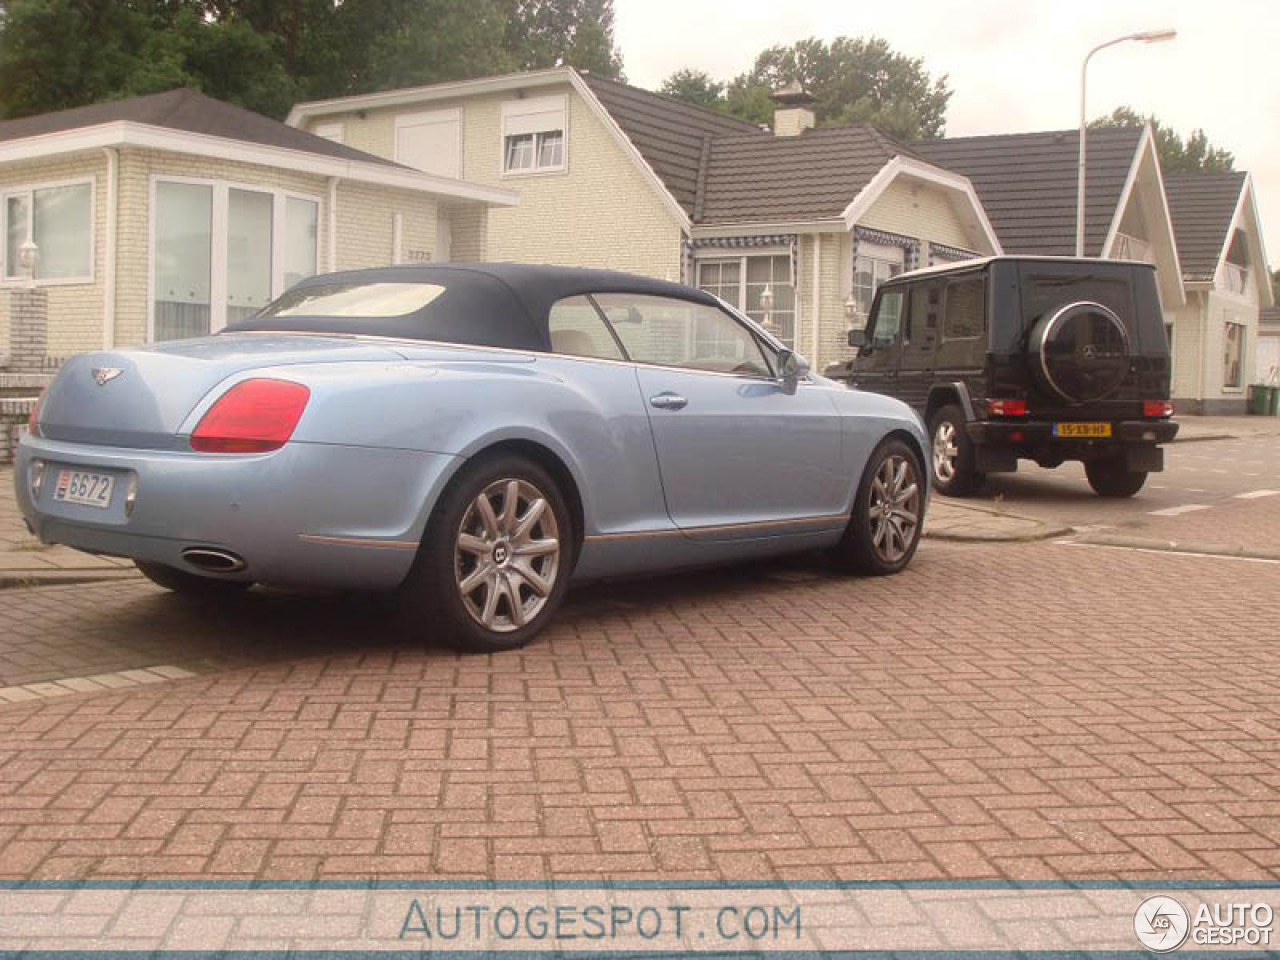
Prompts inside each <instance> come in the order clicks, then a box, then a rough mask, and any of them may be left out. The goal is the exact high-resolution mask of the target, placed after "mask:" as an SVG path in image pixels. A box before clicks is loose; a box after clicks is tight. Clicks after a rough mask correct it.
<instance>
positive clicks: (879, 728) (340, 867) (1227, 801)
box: [0, 543, 1280, 880]
mask: <svg viewBox="0 0 1280 960" xmlns="http://www.w3.org/2000/svg"><path fill="white" fill-rule="evenodd" d="M1275 584H1276V575H1275V572H1274V569H1273V568H1271V567H1267V566H1264V565H1259V564H1246V563H1243V562H1239V561H1231V560H1221V559H1202V558H1187V557H1180V556H1176V555H1148V554H1136V553H1128V552H1123V551H1110V550H1099V549H1086V548H1079V547H1066V546H1061V545H1058V544H1054V543H1039V544H1028V545H1002V546H991V547H987V546H958V545H944V544H936V543H930V544H926V545H925V548H924V549H923V550H922V551H921V553H920V555H919V557H918V560H917V563H916V565H915V566H913V568H912V569H911V570H910V571H908V572H907V573H906V574H904V575H901V576H899V577H895V578H889V579H884V580H845V579H840V578H835V577H831V576H828V575H826V574H824V573H822V572H821V570H819V569H818V568H814V567H810V566H807V565H805V564H803V563H800V564H797V563H788V564H773V565H762V566H758V567H754V568H750V569H744V570H736V571H732V572H724V573H719V574H715V575H701V576H697V577H687V576H686V577H681V578H668V579H663V580H658V581H652V582H647V583H640V584H633V585H623V586H609V587H599V588H594V589H590V590H584V591H579V592H578V593H576V594H575V595H574V596H573V597H571V602H570V604H569V605H568V606H567V607H566V608H565V610H564V611H563V613H562V616H561V617H560V619H559V621H558V622H557V624H556V625H555V627H554V629H553V630H552V631H551V632H550V633H549V634H548V635H547V636H546V637H545V638H544V639H542V640H540V641H539V642H538V643H536V644H535V645H533V646H532V647H530V648H529V649H527V650H525V651H522V652H516V653H508V654H504V655H500V656H495V657H465V658H464V657H457V656H453V655H451V654H448V653H445V652H442V651H436V650H423V649H421V648H420V647H419V646H417V645H416V644H411V643H406V642H403V641H395V642H392V641H388V640H386V639H385V637H386V635H387V633H388V631H389V623H388V621H387V620H386V619H385V618H384V617H382V616H380V614H379V613H378V612H377V608H376V607H375V606H373V605H359V604H356V605H354V606H345V605H333V604H332V602H331V601H325V600H319V599H313V598H284V597H271V596H265V597H250V598H248V600H247V601H246V602H245V603H241V604H234V605H230V606H225V607H221V608H216V609H205V610H202V611H199V612H198V613H185V614H184V613H180V612H177V611H176V610H175V609H174V608H173V606H172V605H171V601H169V600H167V599H162V598H161V595H160V594H159V593H158V592H157V591H155V590H154V589H153V588H151V587H150V586H147V585H143V584H137V583H116V584H110V585H98V586H92V587H84V586H82V587H76V588H67V587H57V588H41V589H38V590H30V591H21V594H22V596H21V597H19V596H18V594H19V591H8V592H6V593H4V594H0V618H3V619H0V622H2V623H5V624H13V623H14V622H15V617H17V616H19V611H21V610H23V609H26V608H27V607H28V606H30V605H35V606H36V608H38V612H34V613H31V614H28V616H29V617H33V618H35V619H36V620H38V621H39V622H40V623H41V624H42V625H43V634H42V635H43V636H45V637H47V638H49V639H48V641H47V642H48V644H49V650H48V652H47V657H48V659H49V660H50V661H51V662H55V661H56V660H57V658H58V657H59V656H64V655H66V654H65V651H62V652H59V650H58V646H59V643H60V642H62V641H60V640H59V638H64V639H65V638H66V637H67V636H69V635H70V634H71V633H75V632H78V633H81V634H83V632H84V631H85V630H87V629H89V628H90V626H89V625H90V624H96V625H97V627H96V629H97V630H98V631H100V634H98V635H97V640H96V641H95V642H96V643H98V644H100V645H104V644H105V645H110V644H113V643H119V644H121V645H122V649H125V650H128V649H129V648H128V644H129V643H142V642H147V643H153V644H155V645H156V647H160V646H166V647H167V648H168V649H167V650H166V652H165V656H164V657H163V658H162V659H161V660H160V661H159V662H169V663H176V662H181V661H182V660H183V659H184V658H187V654H188V653H191V652H192V651H194V652H198V653H200V654H204V653H206V652H207V651H208V647H209V645H211V644H215V643H218V642H221V643H223V644H225V649H224V653H225V654H226V655H227V656H228V657H229V658H230V659H231V660H235V659H236V658H237V657H240V658H242V659H241V660H240V661H239V662H241V663H242V664H244V665H242V666H239V667H237V668H235V669H230V670H227V671H225V672H221V673H217V674H212V675H205V676H201V677H198V678H195V679H189V680H179V681H175V682H172V683H164V684H154V685H148V686H145V687H139V688H135V689H131V690H128V691H122V692H106V693H95V694H85V695H71V696H66V697H60V698H56V699H50V700H44V701H40V702H35V703H19V704H11V705H8V706H0V877H7V878H20V877H44V878H54V877H57V878H73V877H89V876H93V877H115V878H125V877H136V876H150V877H164V876H213V877H223V878H254V877H270V878H292V879H310V878H354V877H383V878H393V877H424V876H430V877H454V878H496V879H516V878H539V877H547V876H555V877H557V878H568V877H613V878H618V877H631V878H653V877H663V878H672V879H674V878H680V879H708V880H711V879H752V878H761V879H796V878H810V879H862V878H874V879H891V878H901V879H923V878H982V877H1010V878H1033V879H1048V878H1144V879H1156V878H1162V879H1163V878H1175V877H1187V878H1199V879H1211V878H1229V879H1234V880H1245V879H1261V878H1269V877H1275V876H1277V874H1280V805H1278V804H1277V795H1278V791H1280V721H1278V719H1277V714H1278V712H1280V711H1278V705H1280V695H1278V694H1277V691H1278V690H1280V660H1278V659H1277V658H1276V656H1275V652H1276V651H1275V639H1276V637H1277V636H1280V594H1278V593H1277V591H1276V590H1275ZM26 642H27V645H28V646H30V645H31V644H33V643H37V642H38V638H36V637H34V635H33V636H32V637H30V638H28V640H27V641H26ZM4 645H5V646H14V645H13V644H11V643H10V642H9V641H8V640H5V641H4ZM305 646H310V648H311V650H312V651H313V653H314V655H311V656H304V657H299V656H298V653H299V650H300V648H301V647H305ZM153 649H155V648H153ZM272 655H276V656H277V657H278V659H277V660H275V661H274V662H271V656H272ZM128 656H133V654H132V653H129V654H128ZM100 659H103V658H100ZM6 669H8V668H6Z"/></svg>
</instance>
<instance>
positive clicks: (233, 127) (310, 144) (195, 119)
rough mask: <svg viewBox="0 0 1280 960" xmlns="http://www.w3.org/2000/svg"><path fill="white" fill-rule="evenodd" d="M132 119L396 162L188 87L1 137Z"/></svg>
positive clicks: (29, 125) (33, 124) (7, 126)
mask: <svg viewBox="0 0 1280 960" xmlns="http://www.w3.org/2000/svg"><path fill="white" fill-rule="evenodd" d="M118 120H127V121H131V122H133V123H143V124H148V125H150V126H153V127H167V128H168V129H170V130H182V131H185V132H187V133H201V134H205V135H207V136H212V137H225V138H227V139H229V140H241V141H245V142H248V143H258V144H263V145H265V146H269V147H280V148H282V149H286V150H301V151H303V152H306V153H316V154H320V155H322V156H327V157H336V158H338V159H342V160H355V161H359V162H362V163H381V164H388V165H390V166H399V164H393V163H391V161H390V160H384V159H382V158H381V157H375V156H373V155H372V154H368V153H364V152H363V151H361V150H355V149H353V148H351V147H347V146H344V145H342V144H340V143H334V142H332V141H330V140H325V139H324V138H323V137H317V136H313V135H312V134H310V133H307V132H306V131H303V130H297V129H295V128H293V127H290V126H286V125H285V124H283V123H281V122H279V121H278V120H272V119H271V118H270V117H264V116H262V114H260V113H254V112H253V111H252V110H245V109H244V108H243V107H237V106H234V105H233V104H230V103H223V102H222V101H221V100H215V99H213V97H206V96H205V95H204V94H203V93H200V92H199V91H196V90H191V89H187V88H180V89H177V90H166V91H165V92H164V93H153V94H149V95H147V96H144V97H129V98H128V99H126V100H108V101H106V102H104V103H94V104H91V105H89V106H87V107H74V108H72V109H70V110H59V111H58V112H56V113H41V114H37V115H36V116H33V117H22V118H21V119H18V120H5V121H3V122H0V141H5V140H19V139H22V138H24V137H36V136H40V135H41V134H47V133H60V132H62V131H66V130H76V129H79V128H82V127H94V126H97V125H98V124H102V123H112V122H115V121H118Z"/></svg>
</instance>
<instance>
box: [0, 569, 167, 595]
mask: <svg viewBox="0 0 1280 960" xmlns="http://www.w3.org/2000/svg"><path fill="white" fill-rule="evenodd" d="M141 576H142V574H141V573H139V572H138V571H137V570H132V569H129V568H127V567H125V568H112V569H104V570H49V569H39V570H6V571H5V572H4V573H3V574H0V590H13V589H19V588H22V587H52V586H67V585H69V584H77V583H98V582H100V581H103V580H137V579H139V578H140V577H141Z"/></svg>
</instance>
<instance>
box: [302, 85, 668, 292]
mask: <svg viewBox="0 0 1280 960" xmlns="http://www.w3.org/2000/svg"><path fill="white" fill-rule="evenodd" d="M529 93H530V95H531V96H548V95H552V94H558V93H567V94H569V131H568V171H567V172H566V173H555V174H535V175H529V176H504V175H503V174H502V172H501V159H502V120H501V117H502V103H503V101H505V100H514V99H516V96H515V94H513V93H505V94H487V95H482V96H473V97H467V98H461V99H455V100H446V101H438V102H433V103H431V104H420V105H416V106H407V107H396V108H386V109H381V110H368V111H365V114H364V116H363V117H362V116H360V115H359V114H358V113H355V112H352V113H347V114H341V115H338V116H331V117H325V118H323V120H321V121H313V124H314V122H332V121H333V120H341V121H342V122H343V123H344V124H345V128H346V143H347V144H348V145H350V146H353V147H356V148H358V149H360V150H366V151H368V152H370V153H374V154H377V155H379V156H384V157H388V158H394V145H395V117H396V115H397V114H399V113H418V112H421V111H423V110H428V109H430V110H436V109H440V110H444V109H449V108H452V107H458V106H461V107H462V108H463V130H464V133H463V161H462V176H463V178H464V179H466V180H470V181H472V182H475V183H480V184H485V185H488V186H494V187H500V188H502V189H505V190H512V191H515V192H516V193H517V194H518V195H519V197H520V202H519V204H518V205H517V206H515V207H505V208H502V207H495V208H492V209H491V210H490V213H489V223H488V229H487V238H486V240H487V242H486V243H485V244H483V245H482V244H478V243H477V242H476V241H475V231H474V229H473V224H467V225H466V226H464V228H463V229H462V230H459V229H457V227H456V226H455V229H454V249H453V257H454V259H464V258H470V257H472V256H474V255H476V254H477V253H478V254H480V255H482V256H484V257H486V258H488V259H492V260H517V261H525V262H530V263H559V264H570V265H578V266H592V267H611V268H614V269H619V270H628V271H632V272H635V273H642V274H648V275H650V276H655V277H669V278H671V279H679V277H680V227H679V224H678V222H677V220H676V218H675V217H674V216H673V214H672V213H671V211H670V210H669V209H668V208H667V206H666V205H665V204H664V203H663V201H662V200H661V199H660V197H659V195H658V193H657V192H656V191H655V190H654V188H653V187H652V186H651V185H650V183H649V182H648V181H647V180H646V179H645V177H644V176H643V174H642V173H641V171H640V170H639V169H638V168H637V167H636V165H635V163H634V162H633V161H632V160H631V158H630V157H628V156H627V154H626V153H625V152H624V150H623V148H622V147H621V146H620V145H619V144H618V143H617V141H616V140H614V138H613V137H612V136H611V135H610V133H609V131H608V129H607V128H606V126H605V125H604V123H603V122H602V121H601V120H600V119H599V118H598V117H597V116H596V115H595V113H594V112H593V111H592V109H591V107H590V106H589V105H588V103H587V102H586V101H585V100H583V99H582V98H581V97H580V96H578V94H577V93H575V92H573V89H572V88H571V87H570V86H569V85H568V84H565V85H563V86H557V87H539V88H537V89H536V90H530V91H529ZM464 219H465V218H464ZM460 239H461V244H459V240H460ZM482 246H483V247H484V248H485V249H481V247H482Z"/></svg>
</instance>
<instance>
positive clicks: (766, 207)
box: [697, 124, 912, 223]
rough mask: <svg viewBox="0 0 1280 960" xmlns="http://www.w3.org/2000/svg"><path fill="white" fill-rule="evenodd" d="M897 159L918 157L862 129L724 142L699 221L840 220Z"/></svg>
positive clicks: (710, 168)
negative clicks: (854, 200)
mask: <svg viewBox="0 0 1280 960" xmlns="http://www.w3.org/2000/svg"><path fill="white" fill-rule="evenodd" d="M898 155H906V156H911V155H912V154H911V151H910V150H908V149H907V148H906V147H903V146H902V145H901V144H899V143H897V142H896V141H894V140H891V139H890V138H889V137H886V136H885V135H884V134H882V133H880V132H879V131H877V130H875V129H873V128H871V127H868V126H865V125H862V124H857V125H853V126H842V127H821V128H818V129H815V130H806V131H805V132H804V133H802V134H800V135H799V136H797V137H775V136H764V137H760V136H747V137H717V138H715V139H714V140H712V142H711V156H710V160H709V163H708V165H707V176H706V188H705V190H704V192H703V196H702V198H701V201H702V202H701V209H700V210H699V212H698V217H697V220H698V222H699V223H742V222H748V221H753V220H757V221H761V220H762V221H771V222H772V221H786V220H826V219H833V218H835V217H839V216H840V215H841V214H842V213H843V212H844V209H845V207H847V206H848V205H849V203H850V202H851V201H852V200H853V198H854V197H856V196H857V195H858V192H859V191H860V190H862V188H863V187H865V186H866V185H867V184H868V183H869V182H870V181H871V178H872V177H874V176H875V175H876V174H877V173H879V172H880V170H881V169H882V168H883V167H884V165H885V164H886V163H888V162H889V161H890V160H892V159H893V158H894V157H895V156H898Z"/></svg>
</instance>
